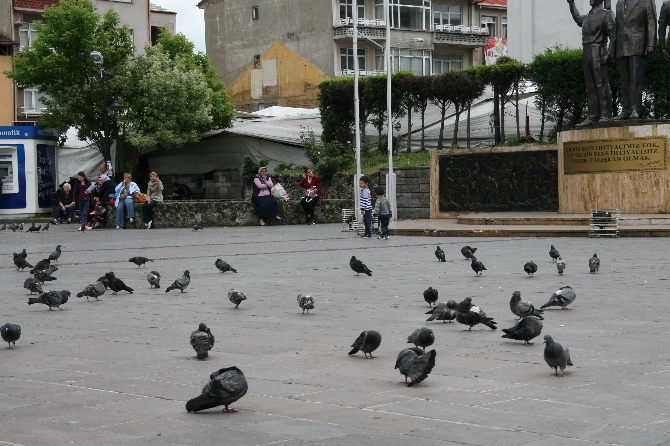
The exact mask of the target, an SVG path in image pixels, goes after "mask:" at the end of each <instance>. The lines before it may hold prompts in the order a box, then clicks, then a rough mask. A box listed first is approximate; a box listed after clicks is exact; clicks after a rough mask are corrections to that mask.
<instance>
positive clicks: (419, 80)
mask: <svg viewBox="0 0 670 446" xmlns="http://www.w3.org/2000/svg"><path fill="white" fill-rule="evenodd" d="M431 81H432V77H431V76H414V75H411V76H406V77H404V78H402V79H401V80H400V83H399V86H400V91H401V94H402V95H403V104H405V105H406V106H407V109H408V111H407V128H408V133H407V153H409V152H411V150H412V112H419V113H420V114H421V150H425V149H426V137H425V127H426V108H428V100H429V98H430V84H431Z"/></svg>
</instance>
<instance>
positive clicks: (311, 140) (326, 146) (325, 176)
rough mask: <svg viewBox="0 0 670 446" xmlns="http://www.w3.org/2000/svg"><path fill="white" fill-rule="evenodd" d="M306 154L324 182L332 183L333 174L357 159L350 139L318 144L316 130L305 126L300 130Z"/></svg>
mask: <svg viewBox="0 0 670 446" xmlns="http://www.w3.org/2000/svg"><path fill="white" fill-rule="evenodd" d="M300 139H301V140H302V146H303V148H304V149H305V156H306V157H307V159H309V161H310V162H311V163H312V170H313V171H314V173H316V175H317V176H318V177H319V179H320V180H321V181H322V182H323V183H324V184H330V182H331V181H332V179H333V175H335V174H336V173H337V172H343V171H346V170H347V169H349V168H350V167H351V166H352V165H353V164H354V161H355V147H353V146H352V145H351V143H350V142H349V141H347V142H346V144H345V143H341V142H340V141H328V142H325V143H323V144H321V145H320V144H318V143H317V141H316V137H315V136H314V131H313V130H312V129H310V128H303V129H302V130H301V132H300Z"/></svg>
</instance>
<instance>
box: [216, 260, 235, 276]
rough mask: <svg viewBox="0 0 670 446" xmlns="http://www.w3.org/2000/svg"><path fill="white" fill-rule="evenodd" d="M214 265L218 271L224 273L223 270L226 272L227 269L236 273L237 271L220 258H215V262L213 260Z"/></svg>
mask: <svg viewBox="0 0 670 446" xmlns="http://www.w3.org/2000/svg"><path fill="white" fill-rule="evenodd" d="M214 265H215V266H216V267H217V269H218V270H219V271H221V272H222V273H225V272H228V271H230V272H233V273H236V272H237V270H236V269H235V268H233V267H232V266H230V265H229V264H228V262H224V261H223V260H221V259H216V262H214Z"/></svg>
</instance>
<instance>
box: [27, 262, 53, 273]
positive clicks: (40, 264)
mask: <svg viewBox="0 0 670 446" xmlns="http://www.w3.org/2000/svg"><path fill="white" fill-rule="evenodd" d="M50 265H51V260H49V259H42V260H40V261H39V262H37V264H36V265H35V268H33V269H32V270H31V271H30V274H35V271H37V270H40V269H47V268H48V267H49V266H50Z"/></svg>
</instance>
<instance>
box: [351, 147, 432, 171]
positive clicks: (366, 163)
mask: <svg viewBox="0 0 670 446" xmlns="http://www.w3.org/2000/svg"><path fill="white" fill-rule="evenodd" d="M388 166H389V157H388V155H387V154H385V153H371V154H369V155H365V156H361V170H362V171H363V172H365V173H374V172H378V171H379V169H383V168H387V167H388ZM421 166H430V152H429V151H424V152H412V153H401V154H399V155H396V156H394V157H393V168H398V167H421ZM347 172H348V173H355V172H356V166H355V165H354V166H353V167H352V168H351V169H348V170H347Z"/></svg>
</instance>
